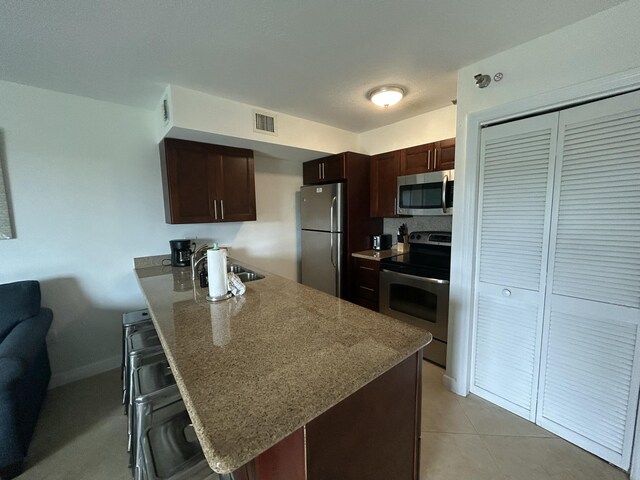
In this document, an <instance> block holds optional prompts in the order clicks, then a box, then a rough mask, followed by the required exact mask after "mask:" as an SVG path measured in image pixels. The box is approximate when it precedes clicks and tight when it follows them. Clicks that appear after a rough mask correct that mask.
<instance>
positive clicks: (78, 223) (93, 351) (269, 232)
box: [0, 82, 302, 385]
mask: <svg viewBox="0 0 640 480" xmlns="http://www.w3.org/2000/svg"><path fill="white" fill-rule="evenodd" d="M0 105H2V108H0V140H1V141H0V156H1V157H2V159H3V160H4V162H5V167H6V168H5V174H6V176H7V183H8V187H9V188H8V190H9V194H10V198H9V200H10V203H11V205H12V213H13V216H14V224H15V234H16V238H15V239H12V240H3V241H0V283H6V282H11V281H18V280H24V279H36V280H40V281H41V282H42V292H43V305H45V306H48V307H51V308H52V309H53V311H54V323H53V327H52V331H51V334H50V336H49V347H50V358H51V363H52V369H53V374H54V377H53V380H52V384H54V385H55V384H58V383H64V382H66V381H70V380H74V379H77V378H82V377H84V376H87V375H90V374H93V373H96V372H99V371H101V370H104V369H107V368H112V367H115V366H117V365H119V363H120V322H121V318H120V315H121V313H122V312H124V311H128V310H131V309H136V308H141V307H143V306H144V302H143V300H142V297H141V294H140V291H139V288H138V286H137V283H136V281H135V278H134V275H133V272H132V269H133V260H132V259H133V257H139V256H146V255H158V254H163V253H167V252H168V251H169V245H168V241H169V240H170V239H172V238H185V237H186V238H193V237H195V236H198V237H199V238H205V239H215V240H216V241H218V242H219V243H221V244H223V245H231V247H232V254H235V255H236V256H237V257H238V258H240V259H243V260H245V261H248V262H250V263H253V264H255V265H256V266H259V267H263V268H267V269H269V270H271V271H273V272H274V273H277V274H281V275H283V276H286V277H288V278H291V279H296V278H297V270H298V267H297V251H298V250H299V249H298V248H297V245H298V238H297V228H296V227H297V223H298V221H297V214H296V194H297V192H298V188H299V185H300V184H301V181H302V175H301V174H302V171H301V170H302V168H301V165H300V164H299V163H294V162H287V161H281V160H277V159H272V158H263V157H258V158H256V161H255V170H256V196H257V204H258V207H257V214H258V221H257V222H246V223H230V224H223V225H215V226H214V225H211V224H207V225H167V224H166V223H165V221H164V210H163V208H164V207H163V201H162V185H161V176H160V160H159V155H158V147H157V143H156V138H155V135H156V125H155V124H154V121H153V118H152V115H153V114H152V113H151V112H148V111H145V110H139V109H134V108H129V107H125V106H121V105H115V104H110V103H105V102H100V101H95V100H91V99H87V98H82V97H77V96H72V95H67V94H60V93H55V92H51V91H47V90H41V89H37V88H32V87H26V86H22V85H17V84H13V83H7V82H0ZM2 145H4V148H1V147H2Z"/></svg>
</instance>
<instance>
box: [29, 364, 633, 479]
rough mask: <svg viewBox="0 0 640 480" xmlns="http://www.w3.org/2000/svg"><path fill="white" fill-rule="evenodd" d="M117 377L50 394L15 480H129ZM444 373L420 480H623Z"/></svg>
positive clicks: (426, 381)
mask: <svg viewBox="0 0 640 480" xmlns="http://www.w3.org/2000/svg"><path fill="white" fill-rule="evenodd" d="M119 373H120V372H119V371H118V370H112V371H110V372H106V373H103V374H101V375H97V376H95V377H92V378H89V379H86V380H82V381H80V382H76V383H73V384H69V385H65V386H62V387H59V388H56V389H54V390H51V391H50V392H49V395H48V397H47V400H46V402H45V406H44V409H43V412H42V415H41V417H40V420H39V422H38V426H37V428H36V432H35V435H34V438H33V441H32V444H31V449H30V451H29V458H28V459H27V464H26V467H27V470H26V471H25V473H23V474H22V475H20V476H19V477H18V479H20V480H68V479H74V480H75V479H82V480H129V479H131V471H130V470H129V468H127V461H128V458H127V454H126V452H125V442H126V431H127V430H126V429H127V427H126V422H125V418H126V417H125V416H124V415H123V410H122V405H121V404H120V377H119ZM443 373H444V371H443V370H442V369H441V368H438V367H436V366H434V365H431V364H429V363H425V364H424V375H423V400H422V451H421V469H420V471H421V480H625V479H628V476H627V475H626V474H625V473H624V472H622V471H620V470H618V469H616V468H615V467H612V466H610V465H608V464H607V463H605V462H603V461H602V460H600V459H598V458H596V457H595V456H593V455H591V454H589V453H587V452H585V451H583V450H581V449H579V448H578V447H575V446H573V445H571V444H570V443H568V442H565V441H564V440H562V439H560V438H558V437H556V436H554V435H552V434H551V433H549V432H547V431H546V430H543V429H541V428H539V427H537V426H536V425H533V424H532V423H530V422H527V421H525V420H523V419H521V418H520V417H517V416H515V415H512V414H511V413H509V412H506V411H504V410H503V409H501V408H499V407H496V406H495V405H492V404H490V403H489V402H485V401H484V400H482V399H480V398H478V397H475V396H473V395H470V396H469V397H467V398H463V397H459V396H457V395H454V394H453V393H451V392H449V391H447V390H446V389H445V388H444V387H443V386H442V375H443ZM331 480H339V479H331ZM362 480H367V479H362ZM389 480H396V479H389Z"/></svg>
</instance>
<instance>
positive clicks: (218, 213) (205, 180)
mask: <svg viewBox="0 0 640 480" xmlns="http://www.w3.org/2000/svg"><path fill="white" fill-rule="evenodd" d="M160 158H161V162H162V181H163V191H164V204H165V218H166V221H167V223H213V222H245V221H251V220H255V219H256V195H255V177H254V169H253V152H252V151H251V150H245V149H240V148H232V147H224V146H220V145H210V144H207V143H199V142H191V141H187V140H176V139H172V138H165V139H164V140H163V141H162V142H161V143H160Z"/></svg>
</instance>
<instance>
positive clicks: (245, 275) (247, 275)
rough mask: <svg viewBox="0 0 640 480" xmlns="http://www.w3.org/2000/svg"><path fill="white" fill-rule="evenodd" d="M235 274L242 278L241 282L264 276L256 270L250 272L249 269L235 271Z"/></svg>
mask: <svg viewBox="0 0 640 480" xmlns="http://www.w3.org/2000/svg"><path fill="white" fill-rule="evenodd" d="M236 275H238V278H239V279H240V280H242V282H243V283H246V282H253V281H254V280H260V279H261V278H264V275H260V274H259V273H256V272H250V271H249V270H244V271H243V272H239V273H236Z"/></svg>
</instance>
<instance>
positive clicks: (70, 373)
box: [49, 355, 122, 389]
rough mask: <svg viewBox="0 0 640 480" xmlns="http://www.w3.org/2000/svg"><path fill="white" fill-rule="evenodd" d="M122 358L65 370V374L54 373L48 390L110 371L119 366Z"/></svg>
mask: <svg viewBox="0 0 640 480" xmlns="http://www.w3.org/2000/svg"><path fill="white" fill-rule="evenodd" d="M121 362H122V357H121V356H120V355H117V356H115V357H111V358H106V359H104V360H100V361H99V362H95V363H90V364H89V365H83V366H82V367H78V368H74V369H72V370H67V371H66V372H60V373H56V374H54V375H52V376H51V380H50V381H49V389H52V388H56V387H59V386H61V385H66V384H67V383H71V382H76V381H78V380H82V379H84V378H89V377H93V376H94V375H97V374H99V373H102V372H106V371H108V370H112V369H114V368H117V367H119V366H120V365H121Z"/></svg>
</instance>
